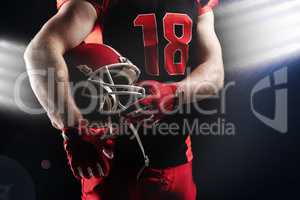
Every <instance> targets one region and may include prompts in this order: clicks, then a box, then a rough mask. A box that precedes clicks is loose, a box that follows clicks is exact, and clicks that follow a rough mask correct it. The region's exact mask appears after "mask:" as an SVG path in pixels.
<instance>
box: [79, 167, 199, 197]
mask: <svg viewBox="0 0 300 200" xmlns="http://www.w3.org/2000/svg"><path fill="white" fill-rule="evenodd" d="M81 182H82V200H195V199H196V187H195V184H194V181H193V176H192V162H189V163H186V164H183V165H179V166H176V167H170V168H165V169H152V168H146V169H145V170H144V171H143V173H142V175H141V177H140V179H139V180H138V181H137V180H136V172H131V171H130V170H125V169H120V170H117V172H116V171H114V172H113V171H112V174H111V175H110V176H109V177H107V178H106V179H96V178H92V179H82V181H81Z"/></svg>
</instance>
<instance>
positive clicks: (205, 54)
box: [178, 11, 224, 103]
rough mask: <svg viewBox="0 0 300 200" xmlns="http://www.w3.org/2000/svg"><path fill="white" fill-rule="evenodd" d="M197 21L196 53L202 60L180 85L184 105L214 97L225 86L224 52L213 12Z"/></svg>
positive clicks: (199, 17) (179, 89) (207, 13)
mask: <svg viewBox="0 0 300 200" xmlns="http://www.w3.org/2000/svg"><path fill="white" fill-rule="evenodd" d="M197 20H198V21H197V50H196V52H198V54H199V56H198V57H199V58H201V60H200V64H199V65H198V66H197V68H196V69H195V70H194V71H193V72H192V73H191V74H190V75H189V76H187V78H185V79H184V80H183V81H181V82H179V83H178V91H180V92H182V93H183V97H184V98H183V103H189V102H193V101H198V100H199V99H202V98H205V97H207V96H210V95H214V94H216V93H217V92H218V90H220V89H221V88H222V87H223V84H224V83H223V82H224V68H223V59H222V50H221V46H220V43H219V40H218V38H217V35H216V33H215V29H214V14H213V11H209V12H205V14H202V15H199V16H198V19H197Z"/></svg>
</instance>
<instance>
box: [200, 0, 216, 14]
mask: <svg viewBox="0 0 300 200" xmlns="http://www.w3.org/2000/svg"><path fill="white" fill-rule="evenodd" d="M197 2H198V4H199V7H198V14H199V15H203V14H205V13H207V12H209V11H211V10H212V9H213V8H214V7H216V6H217V5H218V4H219V0H209V1H207V2H206V3H202V1H201V0H197Z"/></svg>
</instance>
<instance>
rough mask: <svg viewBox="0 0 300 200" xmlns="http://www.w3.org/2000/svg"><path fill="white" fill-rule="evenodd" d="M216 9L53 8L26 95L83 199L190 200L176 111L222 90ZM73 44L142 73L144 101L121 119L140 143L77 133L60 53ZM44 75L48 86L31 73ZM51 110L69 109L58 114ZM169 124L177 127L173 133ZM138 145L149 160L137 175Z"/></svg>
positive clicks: (188, 5)
mask: <svg viewBox="0 0 300 200" xmlns="http://www.w3.org/2000/svg"><path fill="white" fill-rule="evenodd" d="M217 4H218V0H172V1H159V0H151V1H145V0H58V2H57V6H58V12H57V14H56V15H55V16H53V17H52V18H51V19H50V20H49V21H48V22H47V23H46V24H45V25H44V26H43V27H42V28H41V30H40V31H39V33H38V34H37V35H36V36H35V37H34V39H33V40H32V41H31V42H30V44H29V46H28V47H27V49H26V52H25V61H26V65H27V69H28V72H29V76H30V82H31V85H32V88H33V91H34V92H35V94H36V96H37V98H38V100H39V101H40V103H41V104H42V106H43V107H44V108H45V110H46V111H47V114H48V116H49V118H50V120H51V122H52V124H53V126H54V127H55V128H57V129H60V130H62V133H63V134H62V135H63V137H64V139H65V150H66V152H67V156H68V160H69V164H70V167H71V169H72V171H73V173H74V175H75V176H76V177H77V178H79V179H80V180H81V184H82V199H84V200H107V199H115V200H117V199H126V198H128V199H143V200H146V199H149V200H150V199H151V200H153V199H158V200H159V199H164V200H166V199H178V200H193V199H196V187H195V183H194V181H193V177H192V157H193V155H192V149H191V140H190V136H189V133H187V132H186V130H184V129H183V127H182V124H183V117H182V115H181V114H180V112H178V110H180V109H179V108H180V107H181V106H182V105H183V104H188V103H193V102H195V101H198V100H201V99H203V98H205V97H208V96H210V95H214V94H216V93H217V92H218V90H219V89H221V88H222V87H223V79H224V72H223V61H222V52H221V47H220V43H219V40H218V38H217V36H216V33H215V30H214V14H213V8H214V7H215V6H216V5H217ZM82 43H86V44H88V43H97V44H103V43H104V44H106V45H109V46H111V47H113V48H114V49H116V50H117V51H118V52H120V54H121V55H122V56H125V57H127V58H129V59H130V60H131V62H132V63H133V64H134V65H136V66H137V67H138V68H139V70H140V71H141V77H140V80H141V82H139V83H138V86H141V87H144V88H145V89H146V94H147V95H146V96H145V97H144V98H141V99H139V100H137V101H136V102H135V103H134V104H132V105H131V106H129V107H128V108H126V109H125V110H124V112H122V117H124V118H125V119H126V121H129V122H130V124H134V125H136V126H137V127H139V128H138V135H139V136H140V141H138V142H137V141H136V140H130V137H127V136H126V135H125V136H121V137H120V138H118V140H117V141H114V142H112V141H111V140H104V141H103V140H101V142H99V140H100V139H99V138H98V136H102V134H104V133H106V132H107V131H108V130H107V129H106V128H98V129H92V131H91V133H86V132H89V131H86V130H81V129H80V128H78V127H80V126H79V125H80V122H81V121H82V120H83V119H84V117H83V115H82V113H81V111H80V109H79V108H78V106H77V105H76V103H75V101H74V98H73V96H72V95H71V91H70V84H69V70H68V66H67V64H66V62H65V60H64V54H65V53H66V52H68V51H69V50H71V49H73V48H74V47H76V46H78V45H80V44H82ZM50 68H51V69H54V76H55V81H54V83H55V87H54V88H49V85H48V77H49V75H50V74H49V73H50V71H51V70H46V71H45V73H44V74H43V75H41V74H38V73H31V70H45V69H50ZM62 83H63V84H62ZM50 89H52V90H54V92H53V91H52V92H49V90H50ZM58 99H60V100H59V101H58ZM58 102H59V103H60V104H63V105H65V107H66V108H68V109H66V111H65V112H61V110H60V107H59V106H60V105H59V103H58ZM146 124H147V125H146ZM149 124H150V126H149ZM174 124H177V125H178V126H179V129H178V132H177V133H176V134H174V133H173V132H172V130H173V128H174ZM160 125H164V126H160ZM163 127H168V128H167V130H166V128H163ZM172 127H173V128H172ZM176 127H177V126H176ZM166 132H167V133H166ZM140 142H142V143H143V149H144V150H145V152H147V157H146V158H147V159H149V160H147V162H146V167H145V168H143V170H140V169H141V167H142V166H143V165H144V160H143V159H142V158H143V155H142V153H143V154H144V152H142V153H141V151H139V150H138V143H140ZM115 143H116V144H115ZM112 146H113V148H114V155H113V156H112V153H111V149H112ZM99 147H101V148H99ZM144 157H145V156H144ZM112 158H113V162H114V164H113V168H112V169H111V170H110V167H109V166H110V164H109V163H111V162H112ZM137 176H138V179H136V177H137Z"/></svg>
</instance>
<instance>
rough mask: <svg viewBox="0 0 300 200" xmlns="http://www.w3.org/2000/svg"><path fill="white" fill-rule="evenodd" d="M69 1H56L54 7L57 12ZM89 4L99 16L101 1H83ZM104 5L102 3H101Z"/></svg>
mask: <svg viewBox="0 0 300 200" xmlns="http://www.w3.org/2000/svg"><path fill="white" fill-rule="evenodd" d="M68 1H71V0H56V7H57V9H58V10H59V9H60V8H61V7H62V6H63V5H64V4H65V3H66V2H68ZM85 1H88V2H90V3H91V4H92V5H93V6H94V8H95V9H96V12H97V15H98V16H99V14H100V11H101V10H102V6H103V5H102V3H101V2H102V1H101V0H85ZM103 4H104V3H103Z"/></svg>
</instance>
